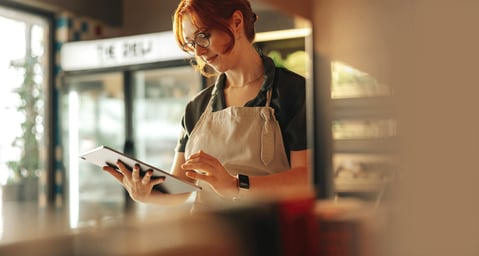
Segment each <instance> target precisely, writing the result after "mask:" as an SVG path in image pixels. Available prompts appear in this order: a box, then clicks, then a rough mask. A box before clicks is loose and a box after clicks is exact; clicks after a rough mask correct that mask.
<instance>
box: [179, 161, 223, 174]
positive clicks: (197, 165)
mask: <svg viewBox="0 0 479 256" xmlns="http://www.w3.org/2000/svg"><path fill="white" fill-rule="evenodd" d="M216 167H217V165H216V162H211V161H201V162H190V161H187V162H185V163H184V164H182V165H181V168H182V169H183V170H195V171H197V172H201V173H205V174H209V172H210V171H214V170H215V168H216Z"/></svg>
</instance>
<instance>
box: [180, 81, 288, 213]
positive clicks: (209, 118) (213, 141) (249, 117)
mask: <svg viewBox="0 0 479 256" xmlns="http://www.w3.org/2000/svg"><path fill="white" fill-rule="evenodd" d="M215 90H216V88H215V89H214V90H213V93H212V95H214V93H215ZM271 94H272V93H271V89H269V90H268V92H267V100H266V106H264V107H234V106H232V107H227V108H225V109H223V110H220V111H216V112H213V111H212V101H213V98H214V96H212V97H211V99H210V101H209V103H208V105H207V107H206V109H205V111H204V112H203V114H202V115H201V117H200V119H199V120H198V122H197V123H196V125H195V127H194V128H193V130H192V132H191V134H190V138H189V139H188V143H187V144H186V148H185V157H186V159H188V158H189V157H190V155H191V154H193V153H196V152H198V151H199V150H203V151H204V152H205V153H207V154H209V155H212V156H214V157H216V158H217V159H218V160H219V161H220V162H221V163H222V164H223V166H224V167H225V168H226V169H227V170H228V171H229V172H230V173H231V175H236V174H238V173H241V174H245V175H249V176H257V175H268V174H273V173H278V172H282V171H286V170H289V169H290V165H289V162H288V158H287V156H286V152H285V150H284V144H283V137H282V134H281V129H280V126H279V124H278V121H277V120H276V117H275V115H274V109H273V108H271V107H270V101H271ZM199 185H200V186H201V187H202V188H203V190H202V191H199V192H197V195H196V199H195V201H194V205H193V210H194V211H196V210H200V209H208V207H210V206H216V207H217V206H220V205H222V204H224V203H226V202H231V201H232V198H223V197H221V196H219V195H218V194H216V193H215V192H214V190H213V189H212V188H211V187H210V186H209V184H208V183H206V182H202V181H200V182H199ZM252 189H254V188H252Z"/></svg>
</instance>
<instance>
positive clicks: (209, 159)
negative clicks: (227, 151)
mask: <svg viewBox="0 0 479 256" xmlns="http://www.w3.org/2000/svg"><path fill="white" fill-rule="evenodd" d="M181 168H183V170H185V174H186V176H188V177H190V178H192V179H197V180H202V181H205V182H207V183H208V184H210V186H211V188H213V190H214V191H215V192H216V193H217V194H218V195H220V196H223V197H227V198H232V197H234V196H236V195H237V194H238V180H237V178H236V177H234V176H232V175H231V174H230V173H229V172H228V171H227V170H226V169H225V167H224V166H223V165H222V164H221V163H220V161H219V160H218V159H216V158H215V157H213V156H211V155H208V154H206V153H205V152H203V151H201V150H200V151H199V152H197V153H194V154H192V155H191V156H190V158H189V159H187V160H186V162H185V163H183V164H182V165H181Z"/></svg>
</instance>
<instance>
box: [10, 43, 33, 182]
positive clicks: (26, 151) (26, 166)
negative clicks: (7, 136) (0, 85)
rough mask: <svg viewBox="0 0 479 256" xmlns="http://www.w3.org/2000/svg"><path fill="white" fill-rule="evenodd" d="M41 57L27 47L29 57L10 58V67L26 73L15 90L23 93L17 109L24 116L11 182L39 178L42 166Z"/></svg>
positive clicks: (14, 143)
mask: <svg viewBox="0 0 479 256" xmlns="http://www.w3.org/2000/svg"><path fill="white" fill-rule="evenodd" d="M39 65H40V64H39V62H38V58H37V57H36V56H32V54H31V52H30V51H28V50H27V53H26V56H25V58H23V59H20V60H14V61H11V63H10V66H11V67H13V68H15V69H17V70H18V71H19V72H20V73H23V82H22V85H21V86H19V87H18V88H17V89H16V90H15V92H16V93H17V94H18V95H19V96H20V104H19V105H17V106H16V107H17V110H18V112H19V113H20V114H22V115H23V121H22V123H21V130H22V133H21V135H20V136H18V137H16V138H15V139H14V140H13V142H12V146H13V147H16V148H19V149H20V151H21V156H20V159H19V160H18V161H9V162H7V166H8V167H9V169H10V171H11V173H10V178H9V181H10V182H20V181H21V180H22V179H25V178H30V177H36V176H37V172H38V170H39V167H40V166H39V165H40V159H39V158H40V150H39V130H38V127H39V126H38V123H39V122H41V115H40V108H41V88H40V86H41V85H40V84H39V83H38V82H36V81H38V79H37V78H38V77H37V76H38V72H36V70H39V68H40V66H39Z"/></svg>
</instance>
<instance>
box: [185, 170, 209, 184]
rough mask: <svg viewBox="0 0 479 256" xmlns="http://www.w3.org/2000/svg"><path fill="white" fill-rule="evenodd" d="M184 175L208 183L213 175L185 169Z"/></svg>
mask: <svg viewBox="0 0 479 256" xmlns="http://www.w3.org/2000/svg"><path fill="white" fill-rule="evenodd" d="M185 175H186V176H187V177H188V178H191V179H195V180H203V181H206V182H208V183H209V182H210V181H211V180H212V179H213V176H211V175H208V174H207V173H199V172H196V171H186V172H185Z"/></svg>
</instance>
